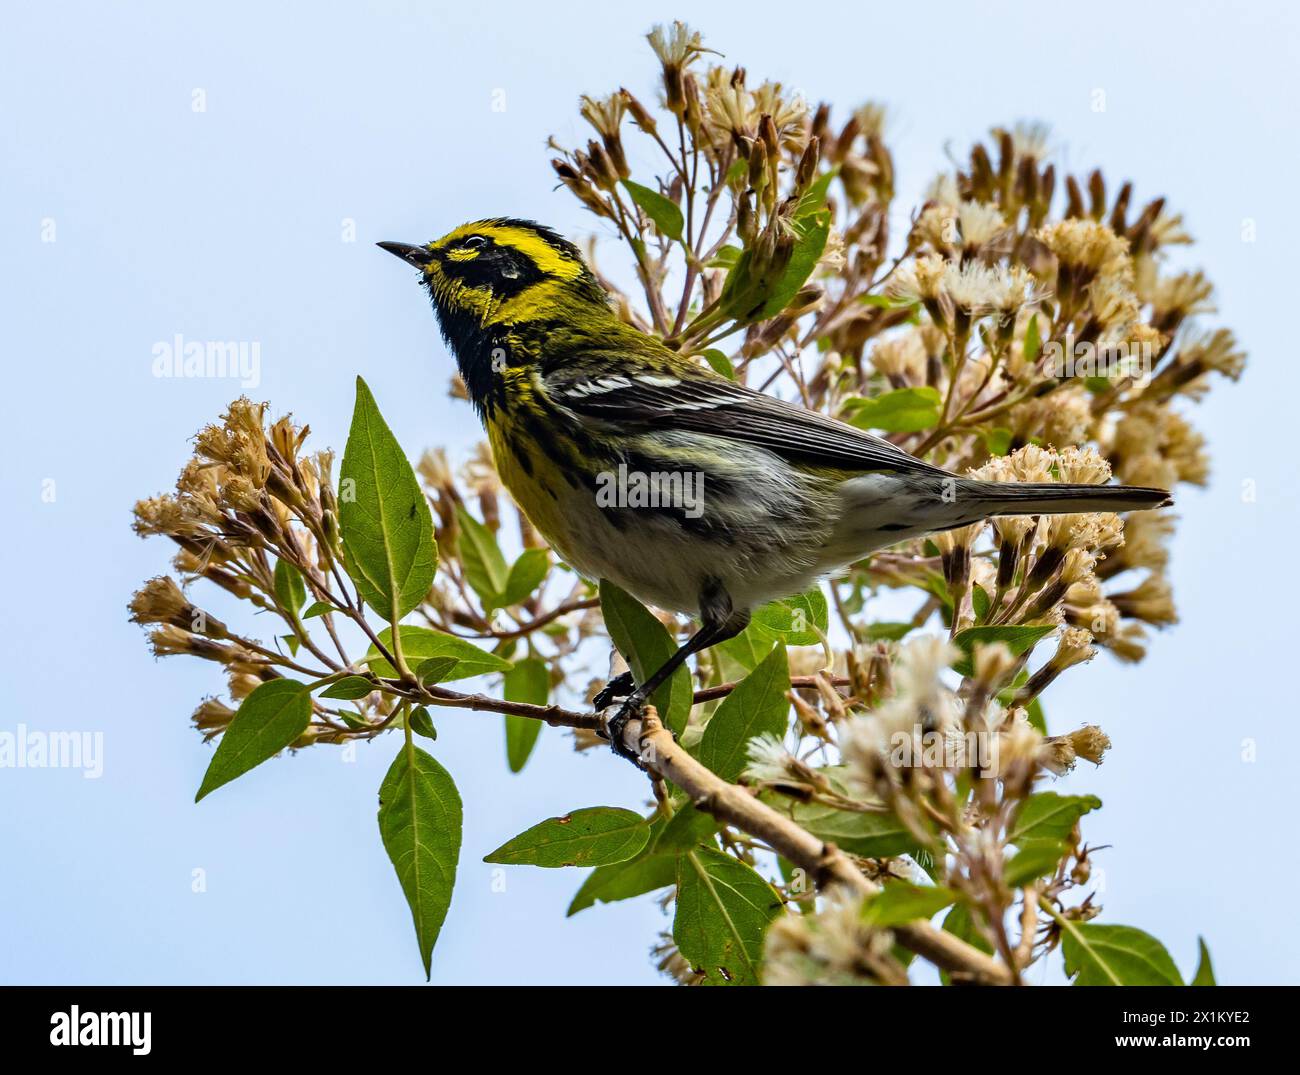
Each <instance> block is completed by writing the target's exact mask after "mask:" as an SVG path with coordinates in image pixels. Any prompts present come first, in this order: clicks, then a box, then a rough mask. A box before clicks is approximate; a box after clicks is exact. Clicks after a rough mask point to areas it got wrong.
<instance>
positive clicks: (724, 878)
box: [673, 847, 781, 985]
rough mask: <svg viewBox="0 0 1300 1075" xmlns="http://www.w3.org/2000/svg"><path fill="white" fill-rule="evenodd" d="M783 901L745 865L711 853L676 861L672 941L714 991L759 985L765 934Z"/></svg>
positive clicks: (699, 852) (692, 853)
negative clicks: (719, 987)
mask: <svg viewBox="0 0 1300 1075" xmlns="http://www.w3.org/2000/svg"><path fill="white" fill-rule="evenodd" d="M780 913H781V898H780V897H779V896H778V895H777V894H776V891H775V890H774V889H773V888H772V886H771V885H769V884H768V883H767V882H766V881H764V880H763V878H762V877H761V876H759V874H758V873H757V872H755V871H754V870H753V869H751V868H750V867H749V866H746V865H745V864H744V863H743V862H739V861H737V860H736V859H734V858H732V857H731V856H730V855H726V854H723V853H722V852H721V851H717V850H713V849H711V848H703V847H702V848H700V849H698V850H696V851H688V852H687V853H686V854H684V855H682V856H680V857H679V858H678V860H677V912H676V914H675V915H674V916H673V940H674V941H675V942H676V943H677V949H678V951H679V952H681V954H682V957H683V958H684V959H685V960H686V961H687V962H688V963H689V964H690V965H691V966H692V967H693V968H694V969H695V970H697V971H698V972H699V973H701V974H703V975H704V978H705V981H707V982H708V983H709V984H711V985H757V984H758V968H759V964H760V963H761V961H762V958H763V934H764V932H765V931H766V930H767V927H768V925H769V924H770V923H771V922H772V920H773V919H774V918H776V916H777V915H779V914H780Z"/></svg>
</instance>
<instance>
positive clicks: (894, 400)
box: [844, 385, 940, 433]
mask: <svg viewBox="0 0 1300 1075" xmlns="http://www.w3.org/2000/svg"><path fill="white" fill-rule="evenodd" d="M939 408H940V398H939V390H938V389H937V388H931V387H930V386H929V385H922V386H921V387H919V388H895V389H893V390H892V391H889V392H885V393H882V394H881V395H879V396H876V397H875V398H874V399H865V398H862V397H855V398H853V399H850V400H847V401H846V402H845V404H844V418H845V420H846V421H847V422H849V423H850V424H851V425H855V426H857V427H858V428H859V429H883V430H885V431H886V432H889V433H915V432H916V431H917V430H919V429H929V428H930V427H931V426H933V425H937V424H938V422H939Z"/></svg>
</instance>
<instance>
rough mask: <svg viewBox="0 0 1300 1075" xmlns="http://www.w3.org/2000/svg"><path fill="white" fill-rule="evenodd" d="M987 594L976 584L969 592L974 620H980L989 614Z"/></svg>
mask: <svg viewBox="0 0 1300 1075" xmlns="http://www.w3.org/2000/svg"><path fill="white" fill-rule="evenodd" d="M989 600H990V599H989V594H988V591H987V590H986V589H984V587H983V586H981V585H979V583H976V584H975V585H974V586H972V587H971V590H970V603H971V607H972V608H973V609H974V610H975V618H976V619H980V620H982V619H983V618H984V617H985V616H987V615H988V612H989Z"/></svg>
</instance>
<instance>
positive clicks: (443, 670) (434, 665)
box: [415, 657, 460, 687]
mask: <svg viewBox="0 0 1300 1075" xmlns="http://www.w3.org/2000/svg"><path fill="white" fill-rule="evenodd" d="M459 665H460V661H459V660H457V659H456V658H455V657H430V658H429V659H428V660H427V661H421V662H420V663H419V664H418V665H417V666H416V668H415V678H416V679H418V680H419V681H420V682H421V683H423V684H424V685H425V686H426V687H428V686H432V685H433V684H435V683H442V682H444V681H445V680H447V679H449V678H454V676H453V675H452V673H453V672H454V671H455V669H456V668H457V667H458V666H459Z"/></svg>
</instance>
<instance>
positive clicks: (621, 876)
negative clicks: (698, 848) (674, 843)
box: [565, 851, 677, 917]
mask: <svg viewBox="0 0 1300 1075" xmlns="http://www.w3.org/2000/svg"><path fill="white" fill-rule="evenodd" d="M676 883H677V859H676V857H674V856H673V855H657V854H654V853H652V852H649V851H643V852H642V853H641V854H639V855H637V857H636V858H632V859H628V860H627V861H626V862H615V863H612V864H611V865H609V866H597V867H596V868H595V869H594V870H592V871H591V874H590V876H589V877H588V878H587V879H586V880H585V881H583V883H582V887H581V888H579V889H578V891H577V892H576V893H575V894H574V896H573V902H572V903H570V904H569V909H568V910H567V911H566V912H565V915H566V917H567V916H571V915H575V914H577V913H578V912H579V911H582V910H585V909H586V908H588V907H591V906H593V905H594V904H597V903H614V902H616V901H618V900H629V899H632V898H633V897H635V896H642V895H644V894H645V893H647V892H654V891H655V890H656V889H660V888H667V887H668V886H669V885H673V884H676Z"/></svg>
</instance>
